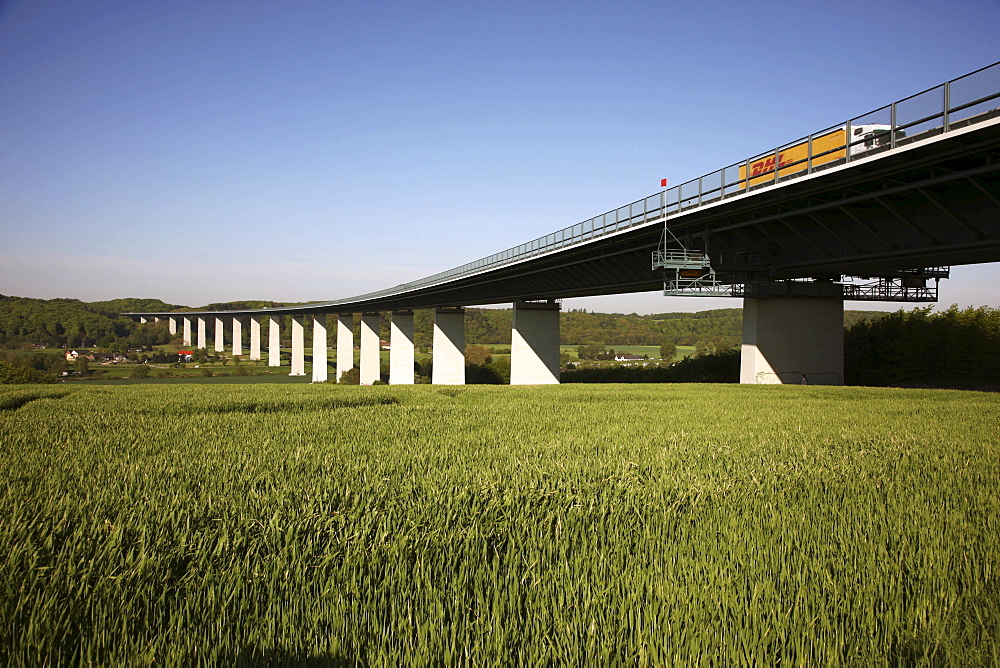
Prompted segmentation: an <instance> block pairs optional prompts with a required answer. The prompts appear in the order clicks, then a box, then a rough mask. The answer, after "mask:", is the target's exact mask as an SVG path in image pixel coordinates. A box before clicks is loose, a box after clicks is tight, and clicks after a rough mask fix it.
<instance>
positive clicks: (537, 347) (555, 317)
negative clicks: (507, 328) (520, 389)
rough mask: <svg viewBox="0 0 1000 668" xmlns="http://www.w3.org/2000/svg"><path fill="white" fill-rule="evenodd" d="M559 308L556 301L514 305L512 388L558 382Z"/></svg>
mask: <svg viewBox="0 0 1000 668" xmlns="http://www.w3.org/2000/svg"><path fill="white" fill-rule="evenodd" d="M559 309H560V305H559V304H557V303H555V302H518V303H515V304H514V319H513V330H512V331H511V337H510V384H511V385H552V384H558V383H559Z"/></svg>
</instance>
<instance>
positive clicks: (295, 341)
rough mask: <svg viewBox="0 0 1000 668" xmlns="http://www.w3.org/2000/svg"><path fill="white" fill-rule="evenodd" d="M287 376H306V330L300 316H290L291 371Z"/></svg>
mask: <svg viewBox="0 0 1000 668" xmlns="http://www.w3.org/2000/svg"><path fill="white" fill-rule="evenodd" d="M288 375H289V376H304V375H306V329H305V324H304V322H303V319H302V316H301V315H293V316H292V370H291V371H289V372H288Z"/></svg>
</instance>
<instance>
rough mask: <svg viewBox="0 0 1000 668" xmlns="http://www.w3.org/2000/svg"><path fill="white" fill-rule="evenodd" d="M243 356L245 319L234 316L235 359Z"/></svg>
mask: <svg viewBox="0 0 1000 668" xmlns="http://www.w3.org/2000/svg"><path fill="white" fill-rule="evenodd" d="M242 356H243V318H242V317H240V316H238V315H234V316H233V357H242Z"/></svg>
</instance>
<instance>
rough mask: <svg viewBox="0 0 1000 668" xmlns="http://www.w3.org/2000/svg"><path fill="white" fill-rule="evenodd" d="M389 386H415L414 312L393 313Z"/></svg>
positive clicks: (390, 338)
mask: <svg viewBox="0 0 1000 668" xmlns="http://www.w3.org/2000/svg"><path fill="white" fill-rule="evenodd" d="M389 384H390V385H413V311H393V313H392V331H391V333H390V336H389Z"/></svg>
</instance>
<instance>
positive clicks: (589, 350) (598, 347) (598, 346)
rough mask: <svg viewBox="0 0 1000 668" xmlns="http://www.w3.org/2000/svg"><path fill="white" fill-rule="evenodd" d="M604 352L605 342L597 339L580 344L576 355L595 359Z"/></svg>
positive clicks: (581, 357)
mask: <svg viewBox="0 0 1000 668" xmlns="http://www.w3.org/2000/svg"><path fill="white" fill-rule="evenodd" d="M603 354H604V344H603V343H599V342H597V341H591V342H590V343H585V344H583V345H582V346H578V347H577V349H576V356H577V357H579V358H580V359H582V360H595V359H597V356H598V355H603Z"/></svg>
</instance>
